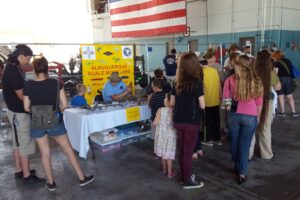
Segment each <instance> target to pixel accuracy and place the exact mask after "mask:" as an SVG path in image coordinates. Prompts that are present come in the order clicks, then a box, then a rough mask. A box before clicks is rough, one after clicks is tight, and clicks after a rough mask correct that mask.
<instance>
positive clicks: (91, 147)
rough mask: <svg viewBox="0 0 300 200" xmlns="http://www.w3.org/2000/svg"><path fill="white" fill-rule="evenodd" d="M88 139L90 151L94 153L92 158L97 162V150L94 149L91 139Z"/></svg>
mask: <svg viewBox="0 0 300 200" xmlns="http://www.w3.org/2000/svg"><path fill="white" fill-rule="evenodd" d="M88 139H89V145H90V149H91V151H92V158H93V160H95V159H96V157H95V148H94V145H93V144H92V140H91V138H90V137H88Z"/></svg>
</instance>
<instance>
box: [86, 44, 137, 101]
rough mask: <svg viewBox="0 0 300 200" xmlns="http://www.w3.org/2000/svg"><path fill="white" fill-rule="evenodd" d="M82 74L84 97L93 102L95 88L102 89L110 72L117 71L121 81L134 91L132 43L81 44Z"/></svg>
mask: <svg viewBox="0 0 300 200" xmlns="http://www.w3.org/2000/svg"><path fill="white" fill-rule="evenodd" d="M80 47H81V58H82V76H83V84H84V85H85V86H86V88H87V91H86V94H85V98H86V100H87V102H88V104H89V105H91V104H92V103H93V100H94V98H95V96H96V95H97V94H98V93H97V90H98V89H100V90H101V91H102V89H103V87H104V85H105V83H106V82H107V81H108V78H109V76H110V75H111V73H112V72H119V75H120V76H121V77H122V80H123V82H124V83H125V84H126V85H127V86H128V85H129V84H130V83H131V84H132V90H133V91H134V58H133V46H132V45H117V44H82V45H80Z"/></svg>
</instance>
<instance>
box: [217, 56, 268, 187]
mask: <svg viewBox="0 0 300 200" xmlns="http://www.w3.org/2000/svg"><path fill="white" fill-rule="evenodd" d="M251 63H252V62H251V60H250V58H249V57H248V56H246V55H240V56H238V57H237V59H236V61H235V64H234V69H235V73H234V74H233V75H231V76H230V77H229V78H227V79H226V81H225V83H224V89H223V98H224V101H225V108H226V110H227V111H229V113H228V128H229V134H230V138H231V156H232V159H233V162H234V169H235V173H237V175H238V183H239V184H242V183H244V182H245V181H246V174H247V168H248V158H249V149H250V144H251V140H252V137H253V135H254V133H255V130H256V127H257V125H258V121H259V116H260V113H261V108H262V102H263V98H262V97H263V86H262V82H261V79H260V78H259V77H258V76H257V74H256V73H255V71H254V68H253V66H252V64H251Z"/></svg>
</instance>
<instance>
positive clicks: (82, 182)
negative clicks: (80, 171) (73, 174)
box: [79, 175, 95, 187]
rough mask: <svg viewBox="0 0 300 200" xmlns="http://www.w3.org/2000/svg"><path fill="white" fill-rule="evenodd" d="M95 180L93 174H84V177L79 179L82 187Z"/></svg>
mask: <svg viewBox="0 0 300 200" xmlns="http://www.w3.org/2000/svg"><path fill="white" fill-rule="evenodd" d="M94 180H95V179H94V176H93V175H92V176H84V179H83V180H80V181H79V186H80V187H82V186H85V185H88V184H90V183H91V182H93V181H94Z"/></svg>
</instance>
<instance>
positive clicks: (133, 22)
mask: <svg viewBox="0 0 300 200" xmlns="http://www.w3.org/2000/svg"><path fill="white" fill-rule="evenodd" d="M109 8H110V17H111V27H112V37H114V38H117V37H143V36H154V35H162V34H168V33H178V32H185V31H186V2H185V0H109Z"/></svg>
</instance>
